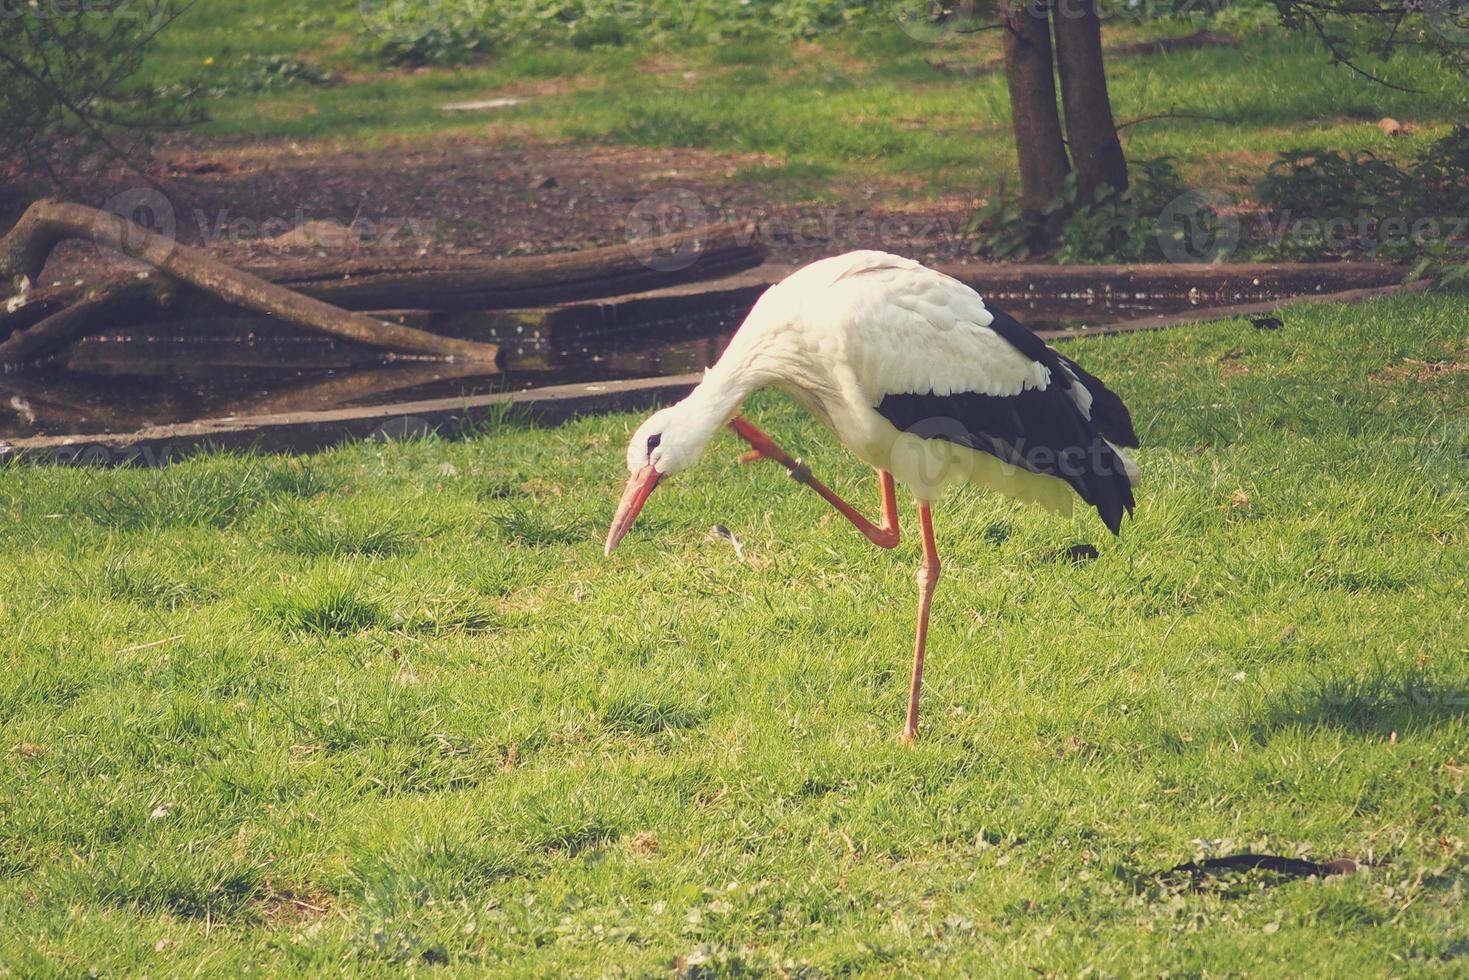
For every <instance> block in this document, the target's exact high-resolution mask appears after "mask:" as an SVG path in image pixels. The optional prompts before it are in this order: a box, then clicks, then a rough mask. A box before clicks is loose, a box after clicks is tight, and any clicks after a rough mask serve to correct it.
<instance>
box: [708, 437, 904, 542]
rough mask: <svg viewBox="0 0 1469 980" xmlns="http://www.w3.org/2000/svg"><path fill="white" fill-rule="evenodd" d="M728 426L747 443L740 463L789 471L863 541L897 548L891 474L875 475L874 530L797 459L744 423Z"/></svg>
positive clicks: (896, 503) (896, 525)
mask: <svg viewBox="0 0 1469 980" xmlns="http://www.w3.org/2000/svg"><path fill="white" fill-rule="evenodd" d="M729 427H730V428H731V429H734V431H735V434H736V435H737V436H739V437H740V438H741V439H743V440H745V441H746V442H747V443H749V444H750V447H751V450H750V452H748V453H745V455H743V456H741V457H740V462H741V463H750V462H754V461H755V460H757V459H769V460H773V461H774V462H777V463H779V464H780V465H782V466H784V467H785V468H786V469H787V470H789V471H790V474H791V479H793V480H795V481H796V482H797V483H803V484H805V485H806V486H808V487H810V488H811V489H812V490H815V491H816V492H817V493H818V494H820V495H821V498H822V499H823V500H825V501H826V502H827V503H829V504H831V505H832V506H833V507H835V508H836V510H837V512H838V513H839V514H841V515H842V516H843V517H845V518H846V519H847V520H849V521H851V522H852V524H853V526H854V527H856V528H857V530H859V531H861V532H862V533H863V534H864V535H866V537H867V540H869V541H871V542H872V543H873V544H875V545H877V546H878V547H880V548H896V547H897V546H898V496H897V491H896V489H895V488H894V486H893V475H892V474H891V473H889V472H887V471H886V470H881V471H879V474H878V480H879V482H880V483H881V484H882V526H881V527H878V526H877V525H876V524H873V523H872V522H871V521H869V520H868V519H867V518H865V517H863V516H862V515H861V514H859V513H858V512H857V509H856V508H855V507H853V506H852V505H851V504H849V503H847V502H846V501H845V500H843V499H842V498H841V497H839V496H837V495H836V493H835V492H833V491H832V490H831V488H829V487H828V486H827V485H826V484H824V483H822V482H821V481H820V480H818V479H816V477H814V476H812V475H811V467H809V466H807V465H806V464H805V463H803V462H801V461H800V460H799V459H793V458H791V456H790V454H789V453H787V452H786V451H785V450H784V449H781V448H780V447H779V446H777V445H776V444H775V443H774V442H773V441H772V440H771V438H770V437H769V436H767V435H766V434H765V433H763V432H761V431H760V430H759V429H758V428H756V427H755V426H754V425H753V424H752V423H750V422H749V421H748V420H746V419H744V418H743V417H741V416H738V415H736V416H735V417H734V418H732V419H730V422H729Z"/></svg>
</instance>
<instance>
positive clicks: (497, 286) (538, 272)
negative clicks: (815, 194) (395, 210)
mask: <svg viewBox="0 0 1469 980" xmlns="http://www.w3.org/2000/svg"><path fill="white" fill-rule="evenodd" d="M763 260H764V253H763V251H762V250H761V248H760V246H759V244H758V242H757V237H756V230H755V227H754V225H753V224H750V223H736V224H723V225H705V226H703V227H699V228H693V229H690V230H688V231H681V232H675V233H673V234H670V235H662V236H659V237H657V238H649V239H645V240H643V241H638V242H630V243H628V244H625V245H609V246H606V247H603V248H592V249H585V250H582V251H578V252H556V253H551V254H549V255H526V256H516V257H513V258H505V259H484V258H462V259H435V260H416V261H413V262H410V263H404V262H402V261H396V262H394V261H383V260H374V259H356V260H352V261H348V262H335V263H322V262H319V261H300V260H296V261H284V262H278V263H273V264H271V265H259V266H251V267H250V268H251V269H252V270H254V271H255V272H257V273H258V274H259V275H261V276H262V277H264V278H266V279H269V280H271V281H272V282H275V283H279V284H281V285H284V286H288V287H290V288H291V289H294V290H296V291H298V292H301V293H305V294H306V295H308V296H315V297H316V298H318V299H323V300H327V301H329V302H332V303H335V304H337V305H339V306H343V307H346V308H347V309H353V310H371V309H387V308H396V309H401V308H404V307H421V308H424V309H432V310H437V311H441V312H460V311H464V310H511V309H523V308H526V307H533V306H549V305H553V304H560V303H569V302H576V301H579V300H586V299H596V298H600V297H606V296H625V295H627V294H629V293H638V292H644V291H647V290H650V289H660V288H663V287H665V286H674V285H678V284H680V283H685V282H697V281H699V280H703V279H713V278H717V277H719V276H725V275H729V274H730V273H732V272H739V271H741V270H744V269H750V268H753V267H755V266H757V265H759V264H760V263H761V262H762V261H763Z"/></svg>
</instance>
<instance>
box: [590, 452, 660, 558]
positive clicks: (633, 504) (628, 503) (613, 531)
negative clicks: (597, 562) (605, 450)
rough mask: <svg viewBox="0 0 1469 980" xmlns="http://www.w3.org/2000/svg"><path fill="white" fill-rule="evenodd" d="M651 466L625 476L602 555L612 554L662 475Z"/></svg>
mask: <svg viewBox="0 0 1469 980" xmlns="http://www.w3.org/2000/svg"><path fill="white" fill-rule="evenodd" d="M662 475H663V474H662V473H659V472H658V471H657V470H655V469H654V468H653V467H651V466H644V467H643V468H642V469H640V470H638V471H637V472H636V473H634V474H633V475H632V476H630V477H628V478H627V486H626V487H625V488H624V489H623V491H622V500H620V501H619V502H618V504H617V513H616V514H614V515H613V516H612V526H611V527H610V528H608V529H607V546H606V548H605V549H604V550H603V552H602V553H603V554H604V555H610V554H612V549H613V548H615V547H617V542H619V541H621V540H622V536H623V535H624V534H626V533H627V529H628V528H630V527H632V522H633V521H635V520H637V519H638V511H640V510H642V509H643V504H645V503H647V502H648V495H649V494H650V493H652V492H653V488H654V487H656V486H657V485H658V479H659V478H660V477H661V476H662Z"/></svg>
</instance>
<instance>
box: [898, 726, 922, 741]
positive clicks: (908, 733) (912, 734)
mask: <svg viewBox="0 0 1469 980" xmlns="http://www.w3.org/2000/svg"><path fill="white" fill-rule="evenodd" d="M917 741H918V729H916V728H905V729H903V734H901V735H899V736H898V744H899V745H912V744H914V743H915V742H917Z"/></svg>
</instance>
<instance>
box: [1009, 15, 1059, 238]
mask: <svg viewBox="0 0 1469 980" xmlns="http://www.w3.org/2000/svg"><path fill="white" fill-rule="evenodd" d="M998 9H999V14H1000V21H1001V25H1002V29H1001V31H1000V33H1001V35H1002V36H1003V38H1004V47H1005V78H1006V80H1007V82H1008V83H1009V88H1010V124H1011V126H1012V127H1013V128H1014V130H1015V155H1016V157H1017V158H1018V160H1019V164H1020V206H1021V209H1022V210H1023V211H1024V212H1025V214H1026V216H1027V217H1029V218H1030V219H1031V220H1032V221H1035V222H1037V224H1039V223H1040V222H1041V220H1042V218H1043V216H1044V213H1045V208H1046V205H1047V204H1049V203H1050V202H1051V201H1052V200H1053V199H1054V198H1055V197H1056V196H1057V195H1059V194H1060V193H1061V191H1062V189H1063V188H1064V187H1065V184H1066V174H1067V173H1068V172H1069V171H1070V169H1071V167H1070V164H1069V163H1068V162H1067V159H1066V146H1065V144H1064V143H1063V142H1062V141H1061V119H1060V116H1059V114H1058V113H1057V110H1056V76H1055V70H1054V67H1053V65H1052V62H1051V28H1050V5H1049V2H1048V0H1001V2H1000V4H999V8H998Z"/></svg>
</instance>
